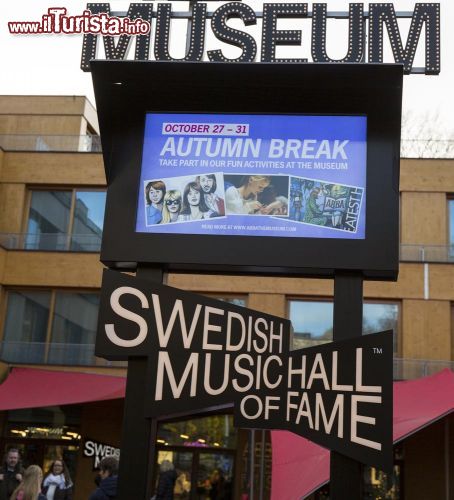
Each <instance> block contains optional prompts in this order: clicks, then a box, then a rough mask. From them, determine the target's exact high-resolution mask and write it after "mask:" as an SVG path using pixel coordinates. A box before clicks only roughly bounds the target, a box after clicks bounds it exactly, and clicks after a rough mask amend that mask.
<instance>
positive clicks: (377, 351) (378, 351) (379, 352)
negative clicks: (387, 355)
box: [372, 347, 383, 354]
mask: <svg viewBox="0 0 454 500" xmlns="http://www.w3.org/2000/svg"><path fill="white" fill-rule="evenodd" d="M372 349H373V351H374V354H383V349H382V348H381V347H372Z"/></svg>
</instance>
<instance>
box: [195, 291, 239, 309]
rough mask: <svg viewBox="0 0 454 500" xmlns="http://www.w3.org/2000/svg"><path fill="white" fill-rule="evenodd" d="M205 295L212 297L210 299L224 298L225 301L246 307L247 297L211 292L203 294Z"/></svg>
mask: <svg viewBox="0 0 454 500" xmlns="http://www.w3.org/2000/svg"><path fill="white" fill-rule="evenodd" d="M203 295H205V297H210V299H216V300H222V301H223V302H228V303H229V304H233V305H234V306H241V307H246V305H247V298H246V297H241V296H235V295H211V294H203Z"/></svg>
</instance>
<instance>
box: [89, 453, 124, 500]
mask: <svg viewBox="0 0 454 500" xmlns="http://www.w3.org/2000/svg"><path fill="white" fill-rule="evenodd" d="M99 477H100V478H101V482H100V483H99V486H98V487H97V488H96V490H95V491H94V492H93V493H92V494H91V495H90V498H89V500H113V499H115V498H117V481H118V460H117V459H116V458H115V457H105V458H103V459H102V460H101V462H100V463H99Z"/></svg>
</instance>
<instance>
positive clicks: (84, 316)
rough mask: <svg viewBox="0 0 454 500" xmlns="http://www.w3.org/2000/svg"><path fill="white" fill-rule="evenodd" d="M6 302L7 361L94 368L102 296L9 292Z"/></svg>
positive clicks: (4, 357)
mask: <svg viewBox="0 0 454 500" xmlns="http://www.w3.org/2000/svg"><path fill="white" fill-rule="evenodd" d="M6 302H7V304H6V319H5V325H4V330H3V341H2V343H1V349H0V357H1V359H2V360H3V361H6V362H11V363H38V364H76V365H90V364H94V355H93V352H94V343H95V335H96V327H97V317H98V308H99V295H98V294H96V293H80V292H79V293H77V292H63V291H57V290H52V291H9V292H8V294H7V300H6Z"/></svg>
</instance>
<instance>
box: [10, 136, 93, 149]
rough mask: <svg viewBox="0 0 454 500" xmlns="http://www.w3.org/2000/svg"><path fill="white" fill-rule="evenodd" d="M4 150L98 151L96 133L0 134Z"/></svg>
mask: <svg viewBox="0 0 454 500" xmlns="http://www.w3.org/2000/svg"><path fill="white" fill-rule="evenodd" d="M0 148H2V149H3V150H4V151H43V152H45V151H51V152H55V151H60V152H61V151H64V152H70V153H100V152H101V151H102V150H101V138H100V137H99V136H98V135H23V134H14V135H13V134H0Z"/></svg>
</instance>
